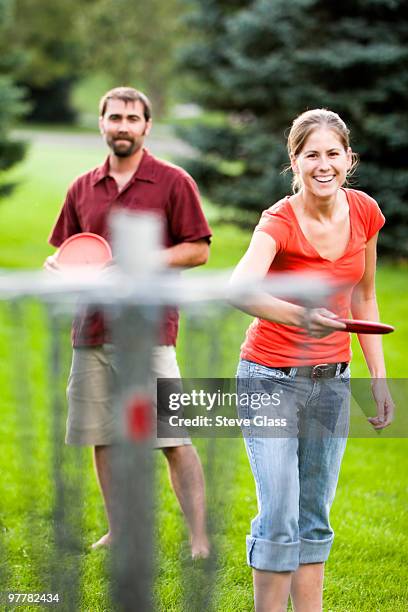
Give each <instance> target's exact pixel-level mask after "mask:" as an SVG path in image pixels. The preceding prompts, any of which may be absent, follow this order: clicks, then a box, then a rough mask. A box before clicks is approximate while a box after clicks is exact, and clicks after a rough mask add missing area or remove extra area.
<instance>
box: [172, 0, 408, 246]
mask: <svg viewBox="0 0 408 612" xmlns="http://www.w3.org/2000/svg"><path fill="white" fill-rule="evenodd" d="M187 5H188V7H189V10H190V13H189V16H188V23H189V27H190V29H191V30H192V31H193V32H194V35H193V36H192V39H191V41H190V42H189V43H188V44H187V45H186V46H185V48H184V50H183V53H182V55H181V65H182V67H183V68H184V69H185V70H188V71H189V72H190V74H191V75H194V76H195V79H196V86H195V88H194V90H193V91H192V96H193V97H194V99H195V100H196V101H197V102H198V103H199V104H200V105H201V106H203V107H204V108H205V109H207V110H208V111H210V112H211V113H212V116H210V118H209V117H208V116H207V117H206V118H205V120H204V121H202V122H200V123H197V124H195V125H194V126H189V127H187V128H184V129H183V130H181V133H182V135H183V136H184V138H185V139H187V141H188V142H190V143H191V144H192V145H193V146H194V147H196V148H197V149H198V151H199V153H200V154H199V156H198V157H197V158H196V159H194V160H192V161H190V162H189V163H188V162H187V166H188V168H189V169H190V171H191V172H192V173H193V175H194V176H195V177H196V178H197V179H198V181H199V183H200V185H201V186H202V187H204V188H205V191H206V193H207V194H208V195H209V196H210V197H211V198H212V199H213V200H214V201H216V202H217V203H218V204H219V205H220V206H224V205H233V206H235V207H240V208H243V209H252V210H254V211H259V210H262V209H263V208H265V207H267V206H268V205H269V204H270V203H273V202H274V201H276V200H277V199H280V198H281V197H282V195H283V194H285V193H287V192H288V190H289V178H288V177H286V176H283V175H282V174H281V173H280V171H281V170H282V168H283V167H284V166H285V165H286V164H287V154H286V150H285V131H286V130H287V129H288V127H289V126H290V124H291V122H292V121H293V119H294V117H296V116H297V115H298V114H299V113H301V112H302V111H304V110H306V109H307V108H318V107H327V108H330V109H332V110H334V111H336V112H338V113H339V114H340V115H341V116H342V117H343V118H344V120H345V121H346V123H347V124H348V125H349V127H350V128H351V133H352V144H353V145H354V148H355V150H356V151H357V152H358V153H359V154H360V156H361V158H362V164H361V166H360V168H359V170H358V172H357V174H356V176H355V179H354V184H356V185H358V187H359V188H360V189H363V190H366V191H368V193H370V194H371V195H373V197H375V198H376V199H378V201H379V202H380V204H381V206H382V208H383V210H384V213H385V215H386V217H387V220H388V225H387V228H386V231H384V232H382V235H381V243H380V244H381V247H382V249H383V251H386V252H391V253H394V254H399V255H404V256H406V255H408V237H407V236H408V207H407V206H406V204H405V203H406V200H407V196H408V175H407V173H406V168H405V160H406V159H407V156H408V117H407V114H406V108H407V104H408V71H407V69H406V66H407V61H408V47H407V42H408V40H407V39H408V19H407V18H408V4H407V3H406V2H405V1H404V0H356V1H353V2H350V1H347V0H346V1H345V2H342V3H340V4H339V3H330V2H325V1H323V0H293V1H291V2H287V1H286V0H275V1H274V2H268V1H267V0H252V1H243V0H223V1H219V0H217V1H214V0H203V1H198V0H187Z"/></svg>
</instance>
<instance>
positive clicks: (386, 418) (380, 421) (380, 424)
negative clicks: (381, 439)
mask: <svg viewBox="0 0 408 612" xmlns="http://www.w3.org/2000/svg"><path fill="white" fill-rule="evenodd" d="M371 391H372V393H373V396H374V400H375V403H376V404H377V416H375V417H369V418H368V419H367V420H368V421H369V422H370V423H371V425H372V426H373V427H374V429H384V427H388V425H390V424H391V423H392V421H393V418H394V402H393V399H392V397H391V393H390V390H389V389H388V385H387V381H386V379H385V378H373V379H372V381H371Z"/></svg>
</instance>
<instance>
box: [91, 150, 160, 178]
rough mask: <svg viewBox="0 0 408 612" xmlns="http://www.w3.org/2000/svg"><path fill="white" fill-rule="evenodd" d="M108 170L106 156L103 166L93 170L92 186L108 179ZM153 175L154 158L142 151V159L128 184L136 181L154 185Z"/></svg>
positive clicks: (147, 152) (146, 151)
mask: <svg viewBox="0 0 408 612" xmlns="http://www.w3.org/2000/svg"><path fill="white" fill-rule="evenodd" d="M109 170H110V166H109V156H108V157H107V158H106V159H105V161H104V162H103V164H102V165H101V166H98V168H96V169H95V170H94V173H93V177H92V184H93V185H96V184H97V183H99V182H100V181H102V180H103V179H105V178H106V177H108V176H109ZM155 174H156V172H155V163H154V157H153V155H151V154H150V153H149V151H148V150H147V149H143V157H142V159H141V160H140V164H139V166H138V168H137V170H136V172H135V173H134V175H133V176H132V178H131V179H130V181H129V182H131V183H133V182H134V181H136V180H137V181H147V182H149V183H155V182H156V178H155Z"/></svg>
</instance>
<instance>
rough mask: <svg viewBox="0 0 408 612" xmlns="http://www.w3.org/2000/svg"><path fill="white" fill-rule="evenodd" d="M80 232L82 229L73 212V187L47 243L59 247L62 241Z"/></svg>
mask: <svg viewBox="0 0 408 612" xmlns="http://www.w3.org/2000/svg"><path fill="white" fill-rule="evenodd" d="M81 231H82V228H81V225H80V223H79V220H78V217H77V214H76V210H75V197H74V186H71V187H70V189H69V190H68V193H67V195H66V198H65V201H64V204H63V205H62V208H61V212H60V214H59V216H58V218H57V220H56V222H55V225H54V227H53V229H52V231H51V234H50V236H49V238H48V242H49V243H50V244H52V245H53V246H55V247H59V246H61V244H62V243H63V242H64V240H66V239H67V238H69V237H70V236H73V235H74V234H78V233H79V232H81Z"/></svg>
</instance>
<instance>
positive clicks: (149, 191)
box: [49, 149, 211, 346]
mask: <svg viewBox="0 0 408 612" xmlns="http://www.w3.org/2000/svg"><path fill="white" fill-rule="evenodd" d="M115 208H125V209H127V210H136V211H149V212H157V213H158V214H160V215H161V217H162V219H163V226H164V236H163V241H164V246H165V247H171V246H173V245H176V244H179V243H181V242H194V241H195V240H200V239H202V238H205V239H207V240H208V241H209V240H210V237H211V230H210V228H209V226H208V223H207V221H206V219H205V217H204V213H203V211H202V208H201V204H200V197H199V192H198V189H197V185H196V183H195V182H194V180H193V179H192V178H191V176H190V175H189V174H187V172H185V171H184V170H183V169H182V168H179V167H178V166H174V165H173V164H170V163H168V162H164V161H162V160H159V159H157V158H156V157H154V156H153V155H151V154H150V153H149V152H148V151H147V150H146V149H145V150H144V152H143V157H142V159H141V162H140V164H139V167H138V169H137V170H136V172H135V174H134V175H133V176H132V178H131V179H130V181H129V182H128V183H127V185H125V187H124V188H123V189H122V190H121V191H120V192H119V191H118V188H117V184H116V181H115V180H114V179H113V178H112V177H111V176H109V158H107V159H106V161H105V163H104V164H103V165H102V166H99V167H97V168H95V169H93V170H91V171H90V172H87V173H86V174H83V175H82V176H80V177H78V178H77V179H76V180H75V181H74V182H73V183H72V185H71V186H70V188H69V190H68V193H67V196H66V198H65V202H64V204H63V207H62V210H61V212H60V215H59V217H58V219H57V221H56V223H55V226H54V229H53V230H52V232H51V235H50V238H49V242H50V244H52V245H53V246H55V247H59V246H60V245H61V244H62V243H63V242H64V240H66V239H67V238H68V237H69V236H72V235H73V234H78V233H79V232H93V233H95V234H99V235H100V236H103V237H104V238H106V240H108V242H111V237H110V234H109V228H108V217H109V214H110V213H111V211H112V210H114V209H115ZM177 330H178V312H177V310H174V309H171V310H170V309H169V312H168V314H167V317H166V321H165V326H164V330H163V333H162V337H161V339H160V343H161V344H175V343H176V338H177ZM72 339H73V345H74V346H95V345H98V344H103V343H104V342H107V341H109V335H108V334H107V332H106V331H105V329H104V325H103V320H102V317H101V315H100V314H99V313H92V314H88V315H87V316H86V317H85V316H81V317H77V318H76V320H75V322H74V326H73V336H72Z"/></svg>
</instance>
